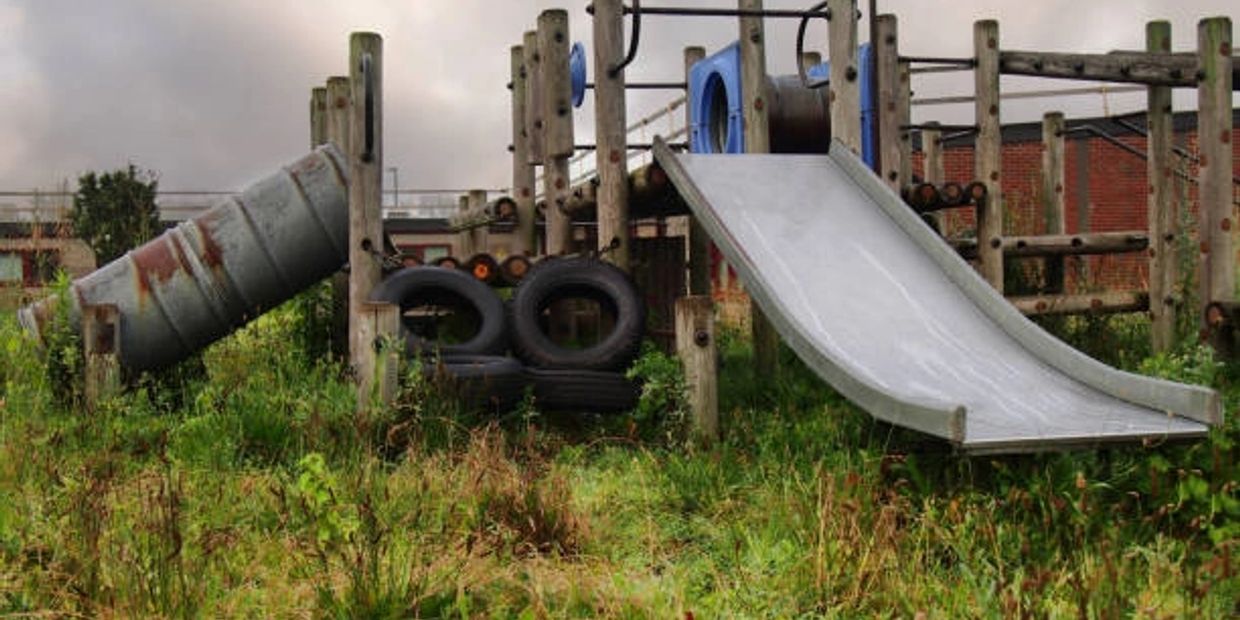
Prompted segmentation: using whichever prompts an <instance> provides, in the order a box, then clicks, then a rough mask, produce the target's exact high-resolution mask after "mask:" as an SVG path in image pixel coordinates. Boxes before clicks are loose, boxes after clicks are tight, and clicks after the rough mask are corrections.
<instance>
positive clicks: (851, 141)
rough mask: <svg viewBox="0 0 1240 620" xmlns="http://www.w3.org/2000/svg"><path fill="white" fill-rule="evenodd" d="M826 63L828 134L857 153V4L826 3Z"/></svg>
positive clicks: (853, 1) (838, 0) (831, 0)
mask: <svg viewBox="0 0 1240 620" xmlns="http://www.w3.org/2000/svg"><path fill="white" fill-rule="evenodd" d="M827 7H828V8H829V10H830V11H831V22H830V26H829V29H828V48H827V51H828V54H829V57H828V59H827V60H828V62H830V63H831V85H830V86H828V87H827V88H828V89H829V90H828V95H827V96H828V99H829V100H830V102H831V134H832V137H834V138H836V139H838V140H840V141H841V142H843V143H844V145H845V146H847V147H848V148H850V149H852V150H853V151H855V152H857V153H860V152H861V80H860V75H861V73H860V68H859V67H858V66H857V0H829V1H828V2H827Z"/></svg>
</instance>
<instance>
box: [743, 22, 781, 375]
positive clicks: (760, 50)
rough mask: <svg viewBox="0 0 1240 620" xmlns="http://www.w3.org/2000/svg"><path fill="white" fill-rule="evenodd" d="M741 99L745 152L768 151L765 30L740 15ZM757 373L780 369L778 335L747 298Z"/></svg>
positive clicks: (755, 303)
mask: <svg viewBox="0 0 1240 620" xmlns="http://www.w3.org/2000/svg"><path fill="white" fill-rule="evenodd" d="M737 7H738V8H740V9H741V10H758V11H760V10H762V0H737ZM739 21H740V52H741V102H742V105H743V106H744V124H745V152H746V153H770V152H771V127H770V118H769V116H768V114H769V107H770V106H769V105H768V102H767V101H766V83H767V82H766V80H767V75H766V31H765V28H764V26H763V23H762V18H761V17H741V18H740V20H739ZM749 310H750V330H751V335H752V338H753V357H754V371H755V373H756V376H760V377H761V376H767V377H769V376H773V375H774V374H775V373H776V372H777V371H778V370H779V334H778V333H777V332H776V331H775V327H774V326H773V325H771V322H770V321H769V320H768V319H767V318H766V316H765V315H764V314H762V309H761V308H759V307H758V304H757V302H754V301H753V300H752V299H751V300H750V305H749Z"/></svg>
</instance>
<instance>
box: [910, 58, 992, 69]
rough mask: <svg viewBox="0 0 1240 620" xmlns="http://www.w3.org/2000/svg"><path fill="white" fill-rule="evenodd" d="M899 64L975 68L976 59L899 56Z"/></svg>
mask: <svg viewBox="0 0 1240 620" xmlns="http://www.w3.org/2000/svg"><path fill="white" fill-rule="evenodd" d="M900 61H901V62H911V63H920V64H930V65H956V66H961V67H970V68H972V67H976V66H977V59H976V58H952V57H948V56H901V57H900Z"/></svg>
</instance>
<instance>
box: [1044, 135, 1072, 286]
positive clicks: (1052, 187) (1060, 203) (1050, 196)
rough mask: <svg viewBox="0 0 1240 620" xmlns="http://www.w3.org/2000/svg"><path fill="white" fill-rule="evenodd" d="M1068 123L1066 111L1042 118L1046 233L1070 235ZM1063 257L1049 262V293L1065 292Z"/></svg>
mask: <svg viewBox="0 0 1240 620" xmlns="http://www.w3.org/2000/svg"><path fill="white" fill-rule="evenodd" d="M1063 148H1064V120H1063V113H1062V112H1048V113H1046V114H1044V115H1043V116H1042V216H1043V217H1045V218H1046V234H1048V235H1062V234H1064V233H1065V232H1067V228H1065V225H1064V220H1065V218H1066V213H1067V211H1066V204H1067V201H1066V200H1065V195H1064V168H1063V166H1064V156H1063ZM1063 266H1064V264H1063V258H1059V257H1051V258H1047V259H1046V265H1045V267H1046V289H1047V292H1049V293H1063V292H1064V272H1063Z"/></svg>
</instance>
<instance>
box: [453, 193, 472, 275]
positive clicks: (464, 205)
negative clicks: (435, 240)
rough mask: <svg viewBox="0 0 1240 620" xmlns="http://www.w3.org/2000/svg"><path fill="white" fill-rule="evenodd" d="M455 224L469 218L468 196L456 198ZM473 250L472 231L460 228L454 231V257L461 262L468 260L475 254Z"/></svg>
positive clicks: (463, 195) (462, 195)
mask: <svg viewBox="0 0 1240 620" xmlns="http://www.w3.org/2000/svg"><path fill="white" fill-rule="evenodd" d="M456 214H457V215H456V224H457V225H459V224H461V223H463V222H465V220H466V219H467V218H468V217H469V194H461V195H460V196H457V198H456ZM476 253H477V252H476V250H475V248H474V235H473V231H472V230H470V228H468V227H464V226H461V227H460V228H459V229H458V230H457V231H456V257H457V258H459V259H461V262H462V263H463V262H465V261H467V260H469V257H471V256H473V255H474V254H476Z"/></svg>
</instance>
